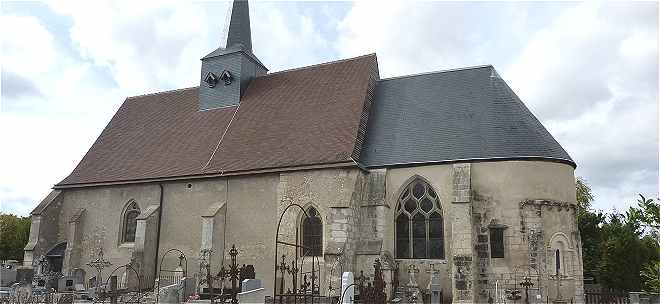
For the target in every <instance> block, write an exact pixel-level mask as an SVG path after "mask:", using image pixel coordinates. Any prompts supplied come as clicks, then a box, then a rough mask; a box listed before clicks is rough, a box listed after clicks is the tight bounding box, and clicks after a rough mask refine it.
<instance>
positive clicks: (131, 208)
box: [121, 201, 140, 243]
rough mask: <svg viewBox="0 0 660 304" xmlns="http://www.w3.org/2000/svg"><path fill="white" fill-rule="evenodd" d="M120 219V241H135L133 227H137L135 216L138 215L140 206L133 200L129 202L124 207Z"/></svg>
mask: <svg viewBox="0 0 660 304" xmlns="http://www.w3.org/2000/svg"><path fill="white" fill-rule="evenodd" d="M123 214H124V216H123V220H122V231H121V242H122V243H133V242H135V229H136V228H137V218H138V215H140V207H139V206H138V204H137V203H136V202H134V201H132V202H130V203H129V204H128V205H127V206H126V208H125V209H124V213H123Z"/></svg>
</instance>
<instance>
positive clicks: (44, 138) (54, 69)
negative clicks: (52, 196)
mask: <svg viewBox="0 0 660 304" xmlns="http://www.w3.org/2000/svg"><path fill="white" fill-rule="evenodd" d="M0 20H2V26H3V28H21V29H22V31H20V32H18V33H20V35H14V34H11V35H3V37H2V51H1V53H0V56H1V58H2V78H3V79H2V81H3V84H2V95H1V96H2V108H1V109H2V110H1V111H0V143H2V147H3V148H2V149H0V168H2V174H0V185H1V187H0V211H2V212H15V213H18V214H22V215H25V214H27V213H29V212H30V211H31V210H32V208H33V207H34V206H35V205H36V204H37V203H39V201H40V200H41V199H42V198H43V197H44V196H45V195H46V194H48V192H49V191H50V190H49V189H50V187H51V186H52V185H53V184H54V183H56V182H58V181H59V180H61V179H62V178H64V177H65V176H66V174H68V172H70V171H71V170H72V169H73V167H74V166H75V165H76V162H77V161H78V160H79V159H80V157H81V156H82V155H84V153H85V152H86V150H87V149H88V147H89V145H91V143H92V142H93V141H94V139H95V137H96V136H97V135H98V133H100V131H101V129H102V128H103V126H104V125H105V123H106V122H107V120H108V119H109V117H110V115H112V113H113V112H114V111H115V110H116V108H117V107H118V105H119V103H120V102H121V99H120V98H121V97H120V94H119V93H118V91H117V90H116V89H113V88H110V87H108V86H107V85H105V84H103V83H96V82H93V81H89V80H90V78H93V76H94V71H93V69H92V66H91V65H90V64H88V63H84V62H77V61H76V60H75V59H74V58H71V57H70V56H68V55H67V54H66V52H64V51H63V50H61V49H59V48H58V47H56V45H55V38H54V37H53V35H52V34H51V33H50V32H49V31H48V30H47V29H46V28H45V27H44V25H43V24H42V23H41V22H40V21H39V20H38V19H36V18H34V17H30V16H14V15H5V16H3V17H2V18H1V19H0ZM12 79H19V80H20V81H21V82H23V83H22V84H20V85H15V84H17V82H15V81H13V80H12ZM8 80H9V81H8ZM12 81H13V82H12ZM33 89H36V90H38V91H39V94H31V93H30V94H26V92H25V91H26V90H33Z"/></svg>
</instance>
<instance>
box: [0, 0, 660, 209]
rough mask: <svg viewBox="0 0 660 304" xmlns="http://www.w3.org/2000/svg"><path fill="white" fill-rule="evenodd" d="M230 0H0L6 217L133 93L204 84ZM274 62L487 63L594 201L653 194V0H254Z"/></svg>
mask: <svg viewBox="0 0 660 304" xmlns="http://www.w3.org/2000/svg"><path fill="white" fill-rule="evenodd" d="M229 6H230V3H229V2H180V1H179V2H177V1H112V2H104V1H84V2H83V1H79V2H78V1H53V2H43V3H42V2H11V1H2V2H0V72H1V73H0V74H1V77H0V212H9V213H15V214H19V215H28V214H29V213H30V211H31V210H32V209H33V208H34V207H35V206H36V205H37V204H38V203H39V202H40V201H41V199H43V198H44V197H45V196H46V195H47V194H48V193H49V191H51V187H52V186H53V185H54V184H55V183H57V182H59V181H61V180H62V179H63V178H64V177H66V176H67V175H68V174H69V173H70V172H71V171H72V170H73V168H74V167H75V166H76V164H77V163H78V161H80V159H81V158H82V157H83V155H84V154H85V153H86V152H87V150H88V149H89V147H90V146H91V145H92V143H93V142H94V140H95V139H96V137H97V136H98V135H99V134H100V133H101V131H102V130H103V128H104V127H105V125H106V124H107V123H108V122H109V121H110V119H111V118H112V116H113V115H114V113H115V111H116V110H117V109H118V108H119V106H120V105H121V103H122V102H123V101H124V99H125V98H126V97H129V96H134V95H140V94H146V93H153V92H158V91H164V90H171V89H177V88H186V87H192V86H196V85H198V82H199V77H200V74H199V73H200V66H201V63H200V61H199V59H200V58H201V57H203V56H204V55H206V54H207V53H209V52H211V51H212V50H214V49H215V48H217V47H218V46H221V45H222V44H223V43H224V41H223V37H225V36H226V24H227V22H228V12H229ZM250 15H251V19H252V40H253V49H254V53H255V54H256V55H257V56H258V57H259V58H260V60H261V61H262V62H263V63H264V64H265V65H266V66H267V67H268V68H269V69H270V71H279V70H284V69H289V68H295V67H300V66H305V65H311V64H316V63H320V62H327V61H332V60H338V59H342V58H348V57H354V56H358V55H364V54H369V53H376V54H377V56H378V65H379V68H380V76H381V78H387V77H393V76H401V75H406V74H415V73H422V72H429V71H438V70H445V69H452V68H460V67H466V66H476V65H482V64H492V65H493V66H494V67H495V69H496V70H497V71H498V73H499V74H500V76H502V78H503V79H504V80H505V81H507V83H508V84H509V85H510V86H511V87H512V88H513V90H514V91H515V92H516V93H517V94H518V95H519V97H520V98H521V99H522V100H523V101H524V102H525V104H526V105H527V106H528V107H529V108H530V110H531V111H532V112H533V113H534V114H535V115H536V116H537V117H538V118H539V119H540V120H541V121H542V122H543V124H544V125H545V126H546V128H547V129H548V130H549V131H550V133H551V134H553V136H554V137H555V138H556V139H557V140H558V141H559V143H560V144H561V145H562V146H563V147H564V148H565V149H566V150H567V151H568V153H569V154H570V155H571V156H572V157H573V159H574V160H575V161H576V162H577V164H578V168H577V170H576V175H577V176H581V177H583V178H584V179H586V180H587V182H588V183H589V184H590V186H591V188H592V190H593V192H594V194H595V202H594V207H595V208H596V209H601V210H605V211H610V210H612V209H616V210H619V211H622V210H625V209H626V208H627V207H628V206H631V205H634V204H636V199H637V194H638V193H641V194H644V195H645V196H647V197H654V198H655V197H659V196H660V195H658V173H659V172H658V159H659V157H658V127H659V124H658V3H656V2H605V3H592V2H588V3H582V2H429V1H426V2H413V1H406V2H403V1H359V2H277V1H269V2H260V1H251V2H250Z"/></svg>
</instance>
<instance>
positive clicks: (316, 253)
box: [299, 206, 323, 257]
mask: <svg viewBox="0 0 660 304" xmlns="http://www.w3.org/2000/svg"><path fill="white" fill-rule="evenodd" d="M312 211H313V212H312ZM305 213H307V216H306V215H305ZM305 213H303V214H302V216H301V219H300V226H299V227H300V231H301V232H302V233H301V234H302V239H301V241H302V243H301V245H302V246H306V247H308V246H307V242H308V241H309V240H308V239H307V233H308V232H309V230H310V229H306V227H305V225H306V224H307V221H310V220H316V221H317V222H316V223H313V222H312V223H309V224H310V225H313V224H317V225H318V227H317V228H318V234H315V235H310V236H309V237H310V238H313V237H317V238H318V239H317V240H316V242H314V241H313V240H312V241H311V242H312V243H317V244H318V246H317V247H312V249H306V248H301V250H300V255H301V256H303V257H320V256H323V219H322V218H321V214H320V213H319V211H318V208H316V207H314V206H308V207H307V208H306V209H305ZM310 213H311V214H313V215H310ZM307 228H309V227H307ZM308 250H311V251H312V252H311V254H308Z"/></svg>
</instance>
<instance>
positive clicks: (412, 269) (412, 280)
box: [408, 264, 419, 287]
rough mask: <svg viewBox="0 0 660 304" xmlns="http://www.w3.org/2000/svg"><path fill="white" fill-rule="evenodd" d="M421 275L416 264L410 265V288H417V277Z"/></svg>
mask: <svg viewBox="0 0 660 304" xmlns="http://www.w3.org/2000/svg"><path fill="white" fill-rule="evenodd" d="M418 273H419V269H418V268H417V266H415V264H410V265H408V275H409V278H410V280H409V281H408V286H410V287H417V280H415V275H416V274H418Z"/></svg>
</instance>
